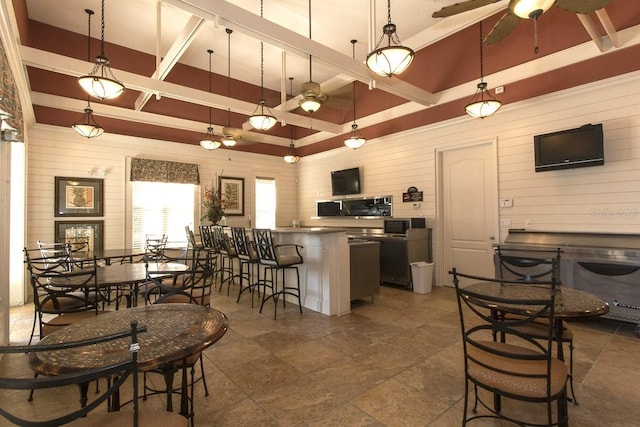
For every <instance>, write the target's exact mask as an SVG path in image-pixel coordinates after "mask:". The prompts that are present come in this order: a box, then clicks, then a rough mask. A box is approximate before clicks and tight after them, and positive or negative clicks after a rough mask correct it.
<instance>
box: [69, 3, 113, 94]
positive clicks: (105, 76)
mask: <svg viewBox="0 0 640 427" xmlns="http://www.w3.org/2000/svg"><path fill="white" fill-rule="evenodd" d="M87 13H89V12H87ZM91 13H93V12H91ZM100 46H101V52H100V55H98V56H97V57H96V63H95V65H94V66H93V69H92V70H91V72H90V73H89V74H88V75H86V76H82V77H78V83H79V84H80V86H81V87H82V89H84V91H85V92H87V93H88V94H89V95H91V96H93V97H94V98H98V99H101V100H102V99H113V98H117V97H118V96H120V95H122V93H124V91H125V87H124V84H123V83H122V82H121V81H119V80H118V79H116V78H115V76H114V75H113V71H111V67H110V66H109V59H107V57H106V56H105V54H104V0H102V30H101V38H100Z"/></svg>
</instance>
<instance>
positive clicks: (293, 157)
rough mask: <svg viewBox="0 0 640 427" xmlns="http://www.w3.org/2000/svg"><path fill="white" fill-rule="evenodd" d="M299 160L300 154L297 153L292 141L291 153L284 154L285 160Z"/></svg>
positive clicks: (290, 162)
mask: <svg viewBox="0 0 640 427" xmlns="http://www.w3.org/2000/svg"><path fill="white" fill-rule="evenodd" d="M298 160H300V156H298V155H297V154H296V149H295V146H294V145H293V142H292V143H291V144H289V153H288V154H286V155H285V156H284V161H285V162H287V163H289V164H293V163H296V162H297V161H298Z"/></svg>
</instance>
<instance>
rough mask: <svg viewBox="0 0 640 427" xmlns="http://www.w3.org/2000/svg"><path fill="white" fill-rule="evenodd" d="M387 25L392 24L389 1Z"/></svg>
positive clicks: (388, 0)
mask: <svg viewBox="0 0 640 427" xmlns="http://www.w3.org/2000/svg"><path fill="white" fill-rule="evenodd" d="M387 24H391V0H387Z"/></svg>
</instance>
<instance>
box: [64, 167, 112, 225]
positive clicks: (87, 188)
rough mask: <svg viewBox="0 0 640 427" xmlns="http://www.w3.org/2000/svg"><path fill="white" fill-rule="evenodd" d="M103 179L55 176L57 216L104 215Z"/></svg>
mask: <svg viewBox="0 0 640 427" xmlns="http://www.w3.org/2000/svg"><path fill="white" fill-rule="evenodd" d="M103 181H104V180H102V179H93V178H70V177H66V176H56V177H55V202H54V203H55V208H54V209H55V212H54V213H55V216H103V215H104V211H103V203H102V201H103V195H102V184H103Z"/></svg>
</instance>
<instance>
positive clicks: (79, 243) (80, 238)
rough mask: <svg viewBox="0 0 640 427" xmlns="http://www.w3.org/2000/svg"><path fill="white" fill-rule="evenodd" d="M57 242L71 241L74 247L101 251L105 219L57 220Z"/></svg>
mask: <svg viewBox="0 0 640 427" xmlns="http://www.w3.org/2000/svg"><path fill="white" fill-rule="evenodd" d="M55 227H56V230H55V236H56V237H55V239H56V242H69V243H71V246H72V248H73V249H76V250H87V249H88V250H89V251H101V250H102V239H103V236H102V234H103V228H104V221H102V220H99V221H55Z"/></svg>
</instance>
